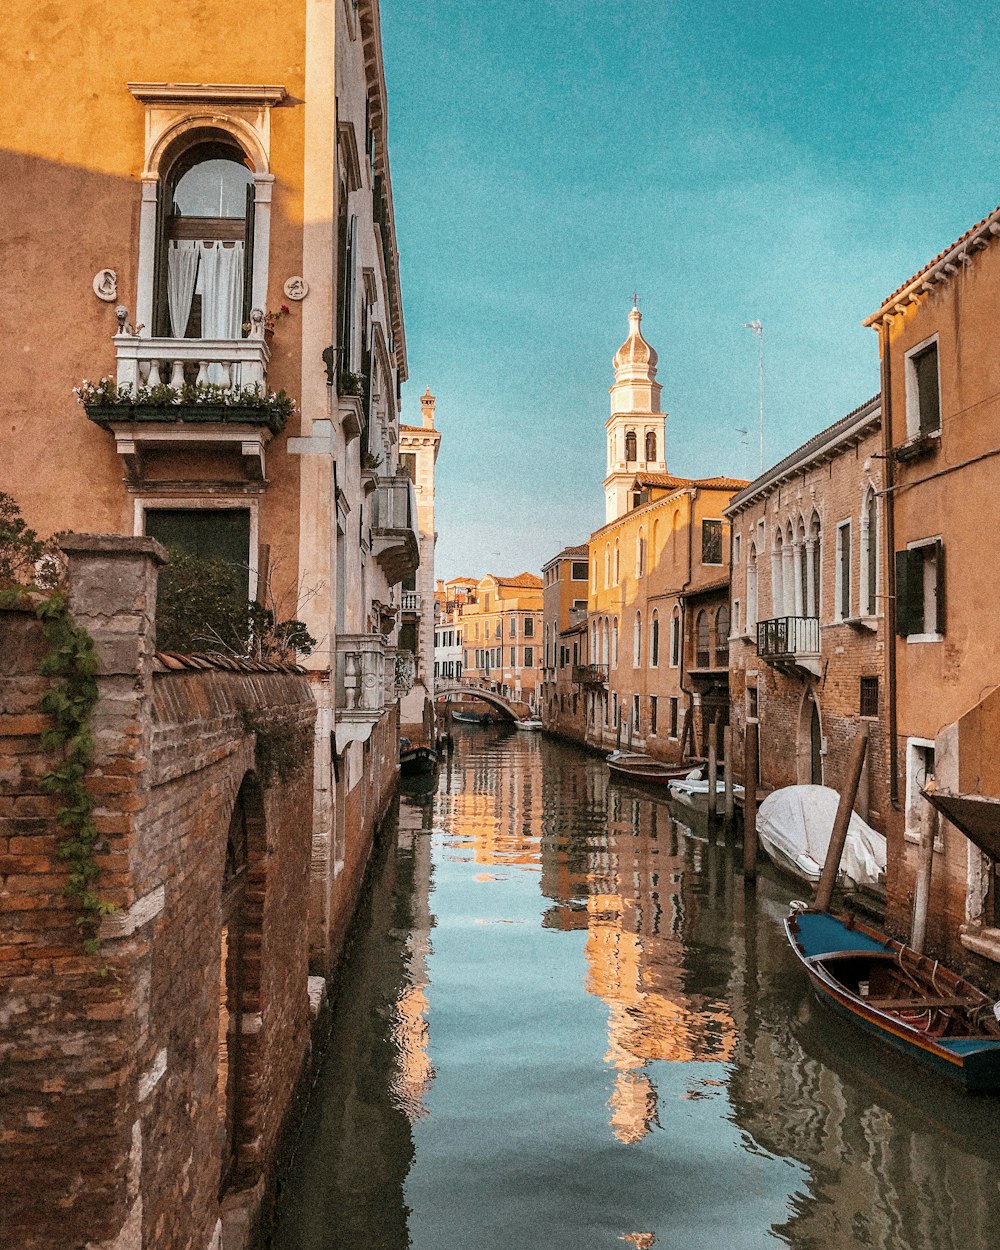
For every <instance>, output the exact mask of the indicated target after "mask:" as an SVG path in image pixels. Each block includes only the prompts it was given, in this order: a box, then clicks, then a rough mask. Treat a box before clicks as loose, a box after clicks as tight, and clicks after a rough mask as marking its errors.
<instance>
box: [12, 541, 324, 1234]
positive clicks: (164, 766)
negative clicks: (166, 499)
mask: <svg viewBox="0 0 1000 1250" xmlns="http://www.w3.org/2000/svg"><path fill="white" fill-rule="evenodd" d="M66 547H67V550H68V553H69V557H70V572H71V607H72V610H73V613H74V616H75V618H76V620H77V621H78V622H79V623H80V624H83V625H84V626H86V627H87V628H88V630H89V631H90V633H91V636H92V637H93V638H94V640H95V644H96V647H97V652H98V656H99V661H100V677H99V690H100V700H99V703H98V705H97V707H96V709H95V711H94V713H93V716H92V728H93V731H94V737H95V742H96V760H95V764H94V766H93V768H92V770H91V772H90V774H89V775H88V779H87V784H88V788H89V789H90V790H91V793H92V794H93V795H94V797H95V799H96V800H97V804H98V806H97V807H96V809H95V818H96V821H97V824H98V828H99V830H100V832H101V835H102V836H101V841H100V843H99V846H98V850H99V855H98V861H99V863H100V865H101V867H102V870H103V874H102V879H101V882H100V885H99V889H100V892H101V894H102V896H103V897H106V898H108V899H109V900H110V901H112V902H114V903H115V904H117V906H118V908H119V910H118V911H117V912H116V913H115V914H114V915H113V916H111V917H109V918H108V919H107V920H105V922H104V923H103V925H102V935H103V939H104V940H103V948H102V952H101V955H100V956H99V957H96V958H95V957H88V956H85V955H84V954H83V953H82V949H81V946H80V940H79V936H78V934H77V931H76V925H75V920H74V916H75V912H74V907H73V904H72V902H71V901H70V900H68V899H66V898H65V897H64V896H63V887H64V884H65V880H66V869H65V866H64V864H63V863H62V861H60V860H59V859H58V858H56V857H55V848H56V844H57V842H58V840H59V837H60V832H59V829H58V827H57V826H56V825H55V823H54V820H53V815H54V812H53V806H52V800H50V799H49V798H48V797H47V796H45V795H44V794H42V793H41V791H40V787H39V778H40V776H41V774H42V773H43V772H44V771H45V770H46V769H48V768H49V767H51V765H52V763H53V762H54V761H53V760H52V759H51V758H50V757H48V756H47V755H46V754H45V753H44V752H43V751H42V750H41V743H40V732H41V730H42V729H43V728H44V727H45V726H44V720H43V719H41V718H39V717H38V716H37V714H36V713H35V712H34V711H33V709H34V708H36V707H37V701H38V698H39V697H40V695H41V693H42V691H43V689H44V687H45V680H44V679H42V678H40V677H39V676H38V665H39V662H40V660H41V658H42V655H43V654H44V652H45V644H44V641H43V640H42V638H41V632H40V625H39V623H38V622H36V621H35V619H34V617H33V616H31V615H29V614H27V613H25V612H5V613H2V614H0V779H2V784H3V797H2V799H0V853H2V855H3V859H2V860H0V873H2V878H0V888H2V892H3V898H4V905H5V912H6V915H7V916H8V917H9V919H8V921H7V923H6V924H5V926H4V928H5V933H4V939H3V945H2V947H0V958H2V961H3V969H4V970H3V973H2V974H0V975H2V976H3V980H4V989H5V991H6V992H5V994H4V1007H3V1012H2V1014H0V1030H2V1031H0V1071H2V1076H0V1082H2V1085H0V1089H2V1095H3V1104H4V1111H5V1114H4V1124H3V1127H2V1129H0V1168H2V1177H0V1185H2V1189H3V1192H4V1196H5V1200H4V1203H3V1206H2V1209H0V1244H5V1245H12V1246H18V1247H23V1248H24V1250H55V1248H56V1247H59V1250H63V1248H65V1247H71V1246H72V1247H77V1246H84V1245H93V1246H96V1247H104V1246H107V1247H111V1246H114V1247H116V1250H125V1248H126V1247H139V1246H149V1247H153V1246H155V1247H157V1250H160V1248H161V1247H162V1248H163V1250H174V1248H175V1247H176V1248H178V1250H187V1248H188V1247H190V1248H191V1250H195V1248H196V1250H202V1248H204V1247H208V1246H210V1245H212V1244H216V1239H217V1237H218V1235H219V1233H220V1231H221V1229H220V1217H222V1218H224V1219H225V1220H226V1221H227V1222H228V1223H229V1225H230V1232H233V1233H234V1234H235V1236H236V1241H235V1242H233V1243H232V1244H239V1230H240V1229H244V1230H245V1229H247V1228H248V1227H249V1225H250V1224H251V1223H252V1220H253V1218H254V1216H255V1214H256V1212H257V1209H258V1207H259V1205H260V1201H261V1198H262V1196H263V1195H264V1193H265V1190H266V1182H267V1176H268V1171H269V1165H270V1163H271V1161H272V1160H273V1158H274V1156H275V1154H276V1152H277V1149H278V1143H279V1139H280V1137H281V1134H282V1129H283V1127H284V1124H285V1122H286V1121H287V1119H288V1117H289V1115H290V1113H291V1110H292V1105H293V1097H294V1093H295V1089H296V1083H297V1081H298V1079H299V1076H300V1073H301V1071H302V1068H303V1064H304V1061H305V1058H306V1055H307V1050H308V1044H309V1036H308V1025H309V1009H308V998H307V989H306V981H307V975H308V967H307V949H306V932H305V926H304V924H303V917H304V914H305V909H306V898H307V884H308V873H309V847H310V830H311V823H312V772H311V768H310V767H309V761H310V758H311V755H310V747H309V744H310V742H311V731H312V724H313V718H314V714H315V707H314V703H313V700H312V696H311V694H310V691H309V687H308V683H307V681H306V678H305V677H304V676H301V675H297V674H294V673H292V672H277V671H270V672H246V671H244V672H239V671H218V670H213V669H208V670H207V671H199V672H195V671H190V670H182V671H176V672H174V671H165V670H164V666H163V665H162V664H161V663H160V662H159V661H157V659H156V658H155V656H154V653H153V641H152V622H153V616H154V612H155V588H156V564H157V562H158V560H159V559H160V553H159V550H158V549H157V547H156V545H155V544H154V543H152V542H151V541H150V540H148V539H138V540H135V539H121V538H80V537H75V538H73V539H71V540H67V541H66ZM254 726H257V728H256V729H255V728H254ZM282 741H284V742H285V743H286V744H288V743H294V742H298V741H304V742H305V744H306V745H305V749H304V758H303V766H300V767H294V766H292V765H289V764H287V763H286V765H285V766H283V768H282V770H281V772H282V774H283V775H279V773H278V772H277V771H272V772H271V773H270V775H265V772H264V770H263V769H261V768H258V767H257V764H258V762H261V763H262V762H263V760H264V758H265V755H266V753H267V748H268V746H269V745H270V747H271V755H272V757H273V754H274V751H273V748H274V745H275V743H278V745H280V744H281V742H282ZM241 791H242V795H243V799H244V801H245V806H246V810H247V811H248V813H249V818H248V821H247V828H248V830H249V837H248V840H247V841H248V846H249V857H248V858H249V864H248V868H247V870H246V876H245V881H246V887H245V894H244V895H243V896H242V897H243V899H244V902H243V910H242V915H243V918H244V925H245V946H244V954H243V960H242V977H241V981H242V984H243V986H244V998H243V1002H242V1016H241V1017H240V1019H239V1027H240V1037H241V1042H242V1051H243V1055H244V1063H243V1065H242V1091H241V1097H240V1099H239V1103H238V1107H237V1113H236V1122H237V1128H236V1130H235V1132H236V1142H237V1147H236V1150H235V1168H234V1171H233V1172H232V1175H231V1176H230V1179H229V1183H228V1187H227V1192H226V1194H225V1196H224V1198H223V1200H222V1201H221V1202H220V1198H219V1192H220V1179H221V1176H222V1157H221V1152H220V1145H219V1110H218V1109H219V1053H220V1042H219V1027H220V1004H221V1002H222V998H223V995H222V992H221V988H220V970H221V967H222V939H221V932H222V930H221V925H222V912H221V908H222V897H223V881H224V877H225V875H226V868H225V865H226V855H227V835H228V833H229V826H230V817H231V814H232V812H233V809H234V803H235V801H236V798H237V794H238V793H239V792H241ZM101 965H105V966H106V967H107V968H108V969H109V970H110V971H109V974H108V975H105V976H99V975H97V969H98V968H99V967H101ZM228 1235H229V1234H228V1233H227V1236H228ZM228 1244H231V1243H230V1242H228V1241H227V1245H228Z"/></svg>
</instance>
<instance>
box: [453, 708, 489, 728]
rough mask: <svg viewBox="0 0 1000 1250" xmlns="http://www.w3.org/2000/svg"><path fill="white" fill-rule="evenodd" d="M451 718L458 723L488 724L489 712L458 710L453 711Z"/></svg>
mask: <svg viewBox="0 0 1000 1250" xmlns="http://www.w3.org/2000/svg"><path fill="white" fill-rule="evenodd" d="M451 719H452V720H453V721H457V723H458V724H459V725H487V724H489V720H490V714H489V712H458V711H453V712H452V714H451Z"/></svg>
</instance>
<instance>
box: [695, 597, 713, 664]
mask: <svg viewBox="0 0 1000 1250" xmlns="http://www.w3.org/2000/svg"><path fill="white" fill-rule="evenodd" d="M711 663H712V650H711V628H710V625H709V619H708V613H707V612H706V611H705V609H704V608H702V609H701V611H700V612H699V613H698V616H697V618H696V620H695V652H694V665H695V668H708V667H709V666H710V665H711Z"/></svg>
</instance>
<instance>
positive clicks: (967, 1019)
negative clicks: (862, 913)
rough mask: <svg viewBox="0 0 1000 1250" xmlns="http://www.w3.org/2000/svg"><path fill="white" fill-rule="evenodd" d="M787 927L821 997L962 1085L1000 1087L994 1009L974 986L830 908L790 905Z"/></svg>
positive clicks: (999, 1047)
mask: <svg viewBox="0 0 1000 1250" xmlns="http://www.w3.org/2000/svg"><path fill="white" fill-rule="evenodd" d="M785 933H786V934H787V936H788V941H789V943H790V944H791V947H792V950H793V951H794V952H795V954H796V955H797V956H798V958H799V959H800V960H801V962H802V964H803V967H804V968H805V970H806V972H807V974H808V976H809V980H810V982H811V983H812V987H813V990H814V991H815V993H816V996H817V997H818V998H819V999H820V1001H822V1002H825V1003H828V1004H829V1005H830V1006H831V1007H832V1008H833V1009H834V1010H835V1011H837V1012H838V1013H839V1014H840V1015H842V1016H844V1017H846V1018H847V1019H849V1020H851V1021H852V1022H853V1023H855V1024H857V1025H859V1026H860V1027H861V1028H863V1029H864V1030H865V1031H866V1032H867V1033H870V1034H871V1035H872V1036H873V1037H877V1038H879V1039H880V1040H881V1041H883V1042H886V1043H888V1044H889V1045H890V1046H894V1047H895V1048H896V1049H897V1050H900V1051H902V1052H903V1053H904V1054H907V1055H909V1056H910V1057H911V1058H913V1059H916V1060H917V1061H918V1062H920V1063H923V1064H924V1066H925V1067H928V1068H930V1069H932V1070H933V1071H935V1072H940V1073H941V1074H942V1075H944V1076H947V1077H949V1078H951V1079H952V1080H954V1081H957V1082H958V1084H960V1085H961V1086H962V1087H963V1088H964V1089H966V1090H996V1089H1000V1023H998V1022H997V1016H996V1014H995V1013H996V1010H997V1008H995V1007H994V1004H993V1003H992V1002H991V1001H990V999H989V998H988V997H987V996H986V995H985V994H983V993H982V992H981V991H979V990H977V989H976V988H975V986H973V985H970V984H969V982H968V981H965V980H963V978H962V977H960V976H958V975H957V973H954V972H952V971H951V970H950V969H948V968H943V967H942V966H941V965H940V964H939V963H937V961H935V960H933V959H929V958H928V957H927V956H926V955H918V954H917V953H916V952H915V951H913V950H911V949H910V948H909V947H908V946H904V945H903V944H902V943H901V942H897V941H895V940H894V939H893V938H890V937H886V936H885V934H883V933H879V932H878V931H877V930H875V929H870V928H869V927H868V926H867V925H864V924H862V923H860V922H859V921H857V920H851V921H847V920H845V919H843V918H842V917H840V916H836V915H834V914H833V913H831V912H824V911H811V910H809V909H808V908H804V907H801V906H800V907H799V908H793V910H792V913H791V915H790V916H789V917H788V918H787V919H786V920H785Z"/></svg>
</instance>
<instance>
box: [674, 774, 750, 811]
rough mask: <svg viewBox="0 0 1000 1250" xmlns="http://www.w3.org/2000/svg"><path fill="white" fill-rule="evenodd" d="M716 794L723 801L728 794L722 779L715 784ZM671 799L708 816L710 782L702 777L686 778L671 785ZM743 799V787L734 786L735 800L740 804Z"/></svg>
mask: <svg viewBox="0 0 1000 1250" xmlns="http://www.w3.org/2000/svg"><path fill="white" fill-rule="evenodd" d="M715 793H716V794H717V795H718V797H719V799H720V800H721V799H722V798H723V796H724V795H725V793H726V783H725V782H724V781H723V779H722V778H721V777H720V778H719V779H718V781H717V782H716V783H715ZM670 797H671V798H672V799H675V800H676V801H677V802H678V803H683V805H684V806H685V807H690V808H693V809H694V810H695V811H696V812H704V813H705V814H706V815H707V814H708V782H707V781H705V780H703V779H702V778H700V777H697V776H696V777H684V778H682V779H678V780H676V781H671V783H670ZM742 798H743V787H742V786H736V785H734V786H733V799H734V801H735V802H739V801H740V800H741V799H742Z"/></svg>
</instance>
